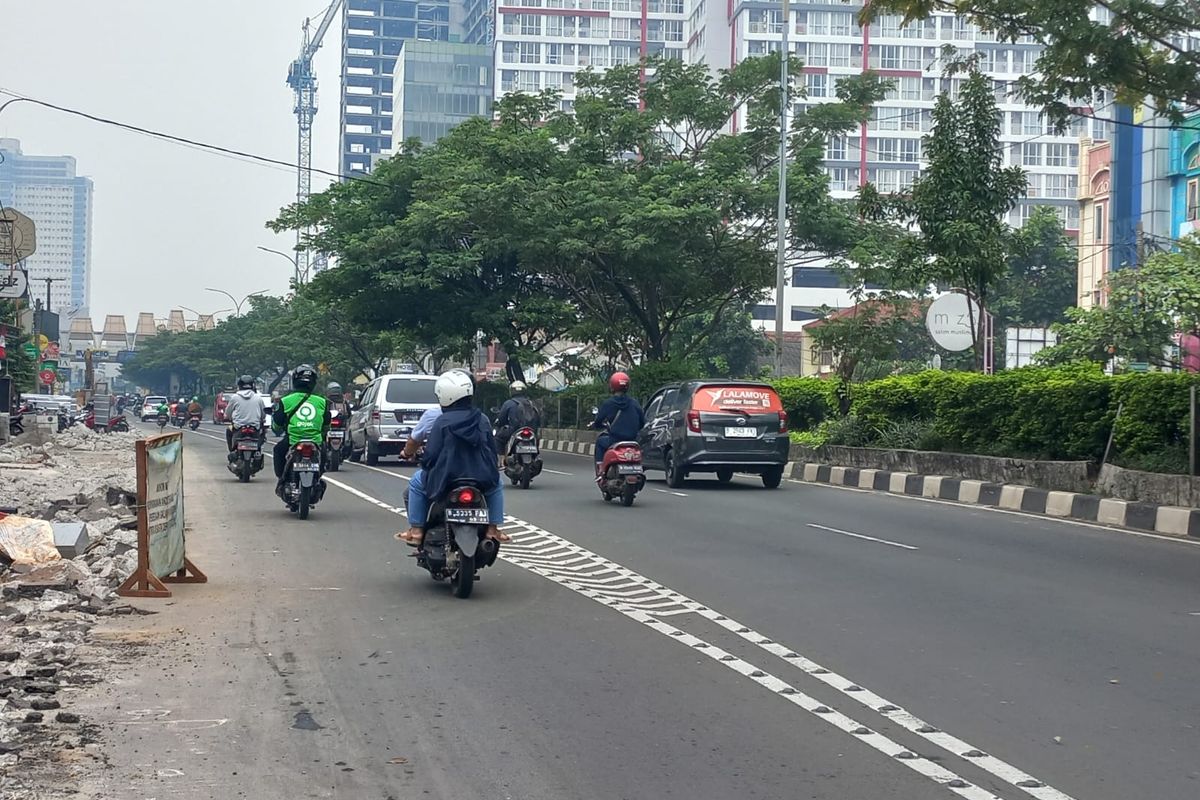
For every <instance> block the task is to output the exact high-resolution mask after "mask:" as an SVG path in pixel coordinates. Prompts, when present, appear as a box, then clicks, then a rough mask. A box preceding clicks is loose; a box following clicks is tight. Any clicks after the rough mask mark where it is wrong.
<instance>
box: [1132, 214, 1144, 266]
mask: <svg viewBox="0 0 1200 800" xmlns="http://www.w3.org/2000/svg"><path fill="white" fill-rule="evenodd" d="M1134 242H1135V243H1136V245H1137V265H1138V268H1139V269H1140V268H1141V267H1142V266H1143V265H1144V264H1145V263H1146V230H1145V229H1144V228H1143V227H1142V221H1141V220H1140V219H1139V220H1138V223H1137V225H1136V226H1134Z"/></svg>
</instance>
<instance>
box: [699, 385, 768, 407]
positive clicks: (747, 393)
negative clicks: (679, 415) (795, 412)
mask: <svg viewBox="0 0 1200 800" xmlns="http://www.w3.org/2000/svg"><path fill="white" fill-rule="evenodd" d="M692 408H693V409H695V410H696V411H733V412H743V413H755V412H757V413H770V412H776V411H782V410H783V404H782V403H781V402H779V395H777V394H776V393H775V390H774V389H772V388H771V387H769V386H702V387H700V388H699V389H697V390H696V393H695V394H694V395H693V396H692Z"/></svg>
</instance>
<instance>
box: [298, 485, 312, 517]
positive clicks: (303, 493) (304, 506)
mask: <svg viewBox="0 0 1200 800" xmlns="http://www.w3.org/2000/svg"><path fill="white" fill-rule="evenodd" d="M311 501H312V487H311V486H301V487H300V508H299V511H300V519H308V509H309V504H310V503H311Z"/></svg>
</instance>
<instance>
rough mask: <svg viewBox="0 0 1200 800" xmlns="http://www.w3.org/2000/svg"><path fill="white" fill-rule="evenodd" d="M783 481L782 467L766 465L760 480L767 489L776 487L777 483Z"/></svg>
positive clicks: (777, 486)
mask: <svg viewBox="0 0 1200 800" xmlns="http://www.w3.org/2000/svg"><path fill="white" fill-rule="evenodd" d="M782 481H783V467H768V468H767V469H766V470H764V471H763V474H762V482H763V486H765V487H767V488H768V489H778V488H779V484H780V483H781V482H782Z"/></svg>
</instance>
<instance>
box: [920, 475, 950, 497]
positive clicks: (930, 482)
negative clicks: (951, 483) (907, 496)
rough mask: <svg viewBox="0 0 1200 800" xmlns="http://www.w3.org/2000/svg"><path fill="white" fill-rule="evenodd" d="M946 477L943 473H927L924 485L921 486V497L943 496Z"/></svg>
mask: <svg viewBox="0 0 1200 800" xmlns="http://www.w3.org/2000/svg"><path fill="white" fill-rule="evenodd" d="M944 479H945V478H944V477H943V476H942V475H926V476H925V482H924V485H922V486H921V497H941V496H942V481H943V480H944Z"/></svg>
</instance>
